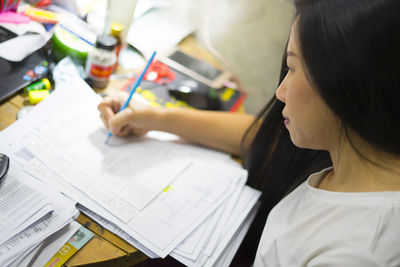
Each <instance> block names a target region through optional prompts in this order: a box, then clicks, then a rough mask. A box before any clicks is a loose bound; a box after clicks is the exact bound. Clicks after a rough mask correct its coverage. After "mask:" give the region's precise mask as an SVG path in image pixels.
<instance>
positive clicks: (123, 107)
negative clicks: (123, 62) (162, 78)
mask: <svg viewBox="0 0 400 267" xmlns="http://www.w3.org/2000/svg"><path fill="white" fill-rule="evenodd" d="M155 55H156V52H155V51H154V52H153V54H152V55H151V57H150V59H149V61H147V64H146V67H145V68H144V69H143V71H142V74H140V76H139V78H138V79H137V80H136V82H135V84H134V85H133V88H132V91H131V93H130V94H129V97H128V99H127V100H126V101H125V104H124V105H123V106H122V108H121V109H120V110H119V111H118V112H120V111H122V110H124V109H125V108H126V107H127V106H128V105H129V102H131V99H132V96H133V94H134V93H135V91H136V89H137V88H138V87H139V85H140V83H141V82H142V80H143V77H144V74H145V73H146V72H147V69H148V68H149V66H150V64H151V62H153V59H154V57H155ZM107 135H108V136H107V139H106V141H105V143H106V144H107V142H108V140H110V138H111V136H112V133H111V131H108V133H107Z"/></svg>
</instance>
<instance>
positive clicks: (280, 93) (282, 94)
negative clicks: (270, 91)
mask: <svg viewBox="0 0 400 267" xmlns="http://www.w3.org/2000/svg"><path fill="white" fill-rule="evenodd" d="M285 80H286V77H285V79H283V81H282V82H281V84H280V85H279V87H278V89H276V92H275V96H276V98H278V99H279V100H280V101H282V102H283V103H285V101H286V82H285Z"/></svg>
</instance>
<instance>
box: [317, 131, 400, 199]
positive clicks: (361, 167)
mask: <svg viewBox="0 0 400 267" xmlns="http://www.w3.org/2000/svg"><path fill="white" fill-rule="evenodd" d="M353 139H354V138H353ZM353 144H354V145H356V147H357V148H359V149H358V150H359V151H360V153H361V155H364V157H363V156H361V155H360V154H358V153H357V152H356V151H355V150H354V148H353V147H352V145H351V144H350V143H349V142H348V141H347V140H346V141H343V142H341V145H340V146H336V148H332V149H330V150H329V153H330V155H331V159H332V163H333V169H332V170H331V171H330V172H329V173H328V174H327V175H326V176H325V177H324V178H323V179H322V180H321V183H320V185H319V188H321V189H325V190H330V191H338V192H379V191H400V157H398V156H397V157H396V156H393V155H391V154H388V153H385V152H382V151H377V150H376V149H373V148H371V146H369V145H367V144H365V142H364V144H363V142H361V141H360V140H359V139H358V140H355V141H354V140H353ZM360 148H362V149H360Z"/></svg>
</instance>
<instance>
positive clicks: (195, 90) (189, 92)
mask: <svg viewBox="0 0 400 267" xmlns="http://www.w3.org/2000/svg"><path fill="white" fill-rule="evenodd" d="M167 88H168V92H169V94H170V95H171V96H174V97H175V98H176V99H178V100H182V101H184V102H186V103H187V104H188V105H190V106H192V107H194V108H197V109H208V110H219V109H220V106H221V105H220V99H219V97H218V95H217V93H216V92H215V89H213V88H211V87H208V86H206V85H204V84H202V83H199V82H198V81H195V80H193V79H188V80H185V79H183V80H178V81H175V82H174V83H171V84H168V85H167Z"/></svg>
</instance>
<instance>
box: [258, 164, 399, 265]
mask: <svg viewBox="0 0 400 267" xmlns="http://www.w3.org/2000/svg"><path fill="white" fill-rule="evenodd" d="M329 169H330V168H329ZM329 169H325V170H323V171H321V172H319V173H315V174H313V175H311V176H310V177H309V178H308V180H307V181H306V182H304V183H303V184H301V185H300V186H299V187H298V188H296V189H295V190H294V191H293V192H291V193H290V194H289V195H288V196H286V197H285V198H284V199H283V200H282V201H280V202H279V203H278V205H276V206H275V207H274V208H273V209H272V211H271V212H270V214H269V216H268V219H267V223H266V225H265V227H264V231H263V234H262V237H261V240H260V243H259V245H258V250H257V254H256V259H255V262H254V267H260V266H272V267H278V266H285V267H286V266H296V267H299V266H313V267H315V266H321V267H322V266H324V267H325V266H341V267H347V266H349V267H350V266H351V267H358V266H360V267H369V266H396V267H399V266H400V191H394V192H389V191H388V192H373V193H341V192H331V191H326V190H321V189H318V188H316V185H318V184H319V181H320V179H321V178H322V177H323V175H324V173H325V172H326V171H327V170H329ZM399 179H400V177H399Z"/></svg>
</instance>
